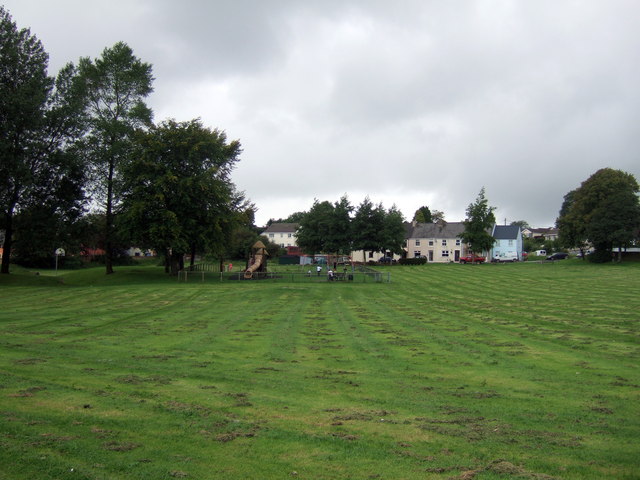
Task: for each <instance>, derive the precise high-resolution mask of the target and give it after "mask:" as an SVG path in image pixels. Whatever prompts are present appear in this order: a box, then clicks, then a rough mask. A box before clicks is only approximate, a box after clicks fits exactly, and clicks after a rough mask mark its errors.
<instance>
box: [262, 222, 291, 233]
mask: <svg viewBox="0 0 640 480" xmlns="http://www.w3.org/2000/svg"><path fill="white" fill-rule="evenodd" d="M298 225H299V224H298V223H272V224H271V225H269V226H268V227H267V229H266V230H265V231H264V232H262V233H295V232H296V230H297V228H298Z"/></svg>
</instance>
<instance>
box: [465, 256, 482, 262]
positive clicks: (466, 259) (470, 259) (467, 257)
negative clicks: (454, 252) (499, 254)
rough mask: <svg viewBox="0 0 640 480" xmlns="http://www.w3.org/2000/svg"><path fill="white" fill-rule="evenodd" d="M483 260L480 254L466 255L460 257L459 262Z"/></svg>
mask: <svg viewBox="0 0 640 480" xmlns="http://www.w3.org/2000/svg"><path fill="white" fill-rule="evenodd" d="M484 261H485V258H484V257H482V256H480V255H466V256H464V257H460V263H482V262H484Z"/></svg>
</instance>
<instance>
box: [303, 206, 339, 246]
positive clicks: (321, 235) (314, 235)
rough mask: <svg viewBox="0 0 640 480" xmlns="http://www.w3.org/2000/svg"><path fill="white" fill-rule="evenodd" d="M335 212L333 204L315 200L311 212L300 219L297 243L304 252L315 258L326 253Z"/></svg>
mask: <svg viewBox="0 0 640 480" xmlns="http://www.w3.org/2000/svg"><path fill="white" fill-rule="evenodd" d="M333 210H334V209H333V205H332V204H331V202H328V201H326V200H325V201H323V202H320V201H319V200H318V199H314V201H313V205H312V206H311V208H310V209H309V211H308V212H307V213H306V214H305V215H304V216H303V217H302V218H301V219H300V224H299V225H298V230H297V231H296V243H297V244H298V246H299V247H300V248H301V249H302V250H303V251H304V252H306V253H308V254H310V255H312V256H313V255H316V254H317V253H321V252H324V251H326V248H327V235H328V232H329V231H330V228H331V224H332V222H333Z"/></svg>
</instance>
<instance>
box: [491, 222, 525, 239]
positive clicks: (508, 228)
mask: <svg viewBox="0 0 640 480" xmlns="http://www.w3.org/2000/svg"><path fill="white" fill-rule="evenodd" d="M520 233H521V231H520V226H518V225H495V226H494V227H493V234H492V237H493V238H495V239H496V240H516V239H517V238H518V235H519V234H520Z"/></svg>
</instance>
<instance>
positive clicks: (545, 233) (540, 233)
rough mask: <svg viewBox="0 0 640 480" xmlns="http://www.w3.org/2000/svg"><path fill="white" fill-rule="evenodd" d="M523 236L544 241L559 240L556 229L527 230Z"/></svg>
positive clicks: (523, 232)
mask: <svg viewBox="0 0 640 480" xmlns="http://www.w3.org/2000/svg"><path fill="white" fill-rule="evenodd" d="M522 234H523V235H524V236H525V237H528V238H538V239H542V240H557V239H558V229H557V228H555V227H548V228H525V229H524V230H523V231H522Z"/></svg>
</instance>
